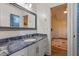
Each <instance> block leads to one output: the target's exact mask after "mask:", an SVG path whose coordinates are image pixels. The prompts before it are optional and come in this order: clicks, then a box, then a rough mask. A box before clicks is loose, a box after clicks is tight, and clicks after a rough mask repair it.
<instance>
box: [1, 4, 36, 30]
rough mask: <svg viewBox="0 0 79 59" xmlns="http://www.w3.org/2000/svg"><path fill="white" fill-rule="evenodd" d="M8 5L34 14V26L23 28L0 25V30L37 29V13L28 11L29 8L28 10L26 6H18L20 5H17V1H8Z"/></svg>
mask: <svg viewBox="0 0 79 59" xmlns="http://www.w3.org/2000/svg"><path fill="white" fill-rule="evenodd" d="M9 4H10V5H13V6H15V7H17V8H19V9H21V10H24V11H26V12H28V13H30V14H32V15H34V16H35V28H23V27H1V26H0V30H1V31H5V30H13V31H14V30H37V14H36V13H34V12H32V11H30V10H28V9H26V8H24V7H22V6H20V5H18V4H17V3H9Z"/></svg>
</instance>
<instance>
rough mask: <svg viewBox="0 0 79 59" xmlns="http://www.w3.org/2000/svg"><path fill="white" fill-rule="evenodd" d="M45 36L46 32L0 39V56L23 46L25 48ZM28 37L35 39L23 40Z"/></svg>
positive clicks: (9, 53)
mask: <svg viewBox="0 0 79 59" xmlns="http://www.w3.org/2000/svg"><path fill="white" fill-rule="evenodd" d="M45 37H47V35H46V34H39V33H36V34H29V35H23V36H17V37H10V38H5V39H0V56H9V55H11V54H13V53H15V52H17V51H19V50H22V49H23V48H26V47H28V46H30V45H32V44H34V43H36V42H38V41H40V40H42V39H43V38H45ZM28 39H36V41H33V42H25V40H28Z"/></svg>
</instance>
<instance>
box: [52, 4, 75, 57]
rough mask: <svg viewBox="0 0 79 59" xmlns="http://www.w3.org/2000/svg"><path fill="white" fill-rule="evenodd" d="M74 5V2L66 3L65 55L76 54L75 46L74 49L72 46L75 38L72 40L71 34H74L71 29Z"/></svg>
mask: <svg viewBox="0 0 79 59" xmlns="http://www.w3.org/2000/svg"><path fill="white" fill-rule="evenodd" d="M60 5H63V4H60ZM58 6H59V5H58ZM54 7H56V6H54ZM74 7H75V6H74V3H67V11H68V14H67V56H73V55H76V48H75V49H74V46H75V47H76V45H74V46H73V43H74V42H76V40H75V41H74V40H73V35H74V30H73V29H74V27H73V22H74V21H73V19H74V17H73V16H74V9H75V8H74ZM51 8H53V7H51ZM51 39H52V38H51ZM75 39H76V38H75Z"/></svg>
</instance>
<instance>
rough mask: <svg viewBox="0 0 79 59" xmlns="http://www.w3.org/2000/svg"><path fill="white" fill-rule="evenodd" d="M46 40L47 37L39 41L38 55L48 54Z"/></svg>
mask: <svg viewBox="0 0 79 59" xmlns="http://www.w3.org/2000/svg"><path fill="white" fill-rule="evenodd" d="M48 48H49V47H48V41H47V38H44V39H43V40H41V41H39V55H40V56H44V54H48Z"/></svg>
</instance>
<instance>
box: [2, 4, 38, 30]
mask: <svg viewBox="0 0 79 59" xmlns="http://www.w3.org/2000/svg"><path fill="white" fill-rule="evenodd" d="M0 27H2V28H7V29H34V30H36V29H37V15H36V14H35V13H34V12H31V11H29V10H27V9H25V8H24V7H22V6H20V5H18V4H16V3H2V4H0Z"/></svg>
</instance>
